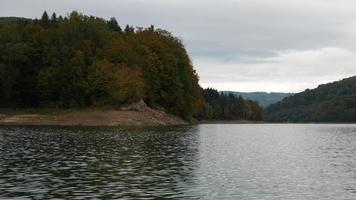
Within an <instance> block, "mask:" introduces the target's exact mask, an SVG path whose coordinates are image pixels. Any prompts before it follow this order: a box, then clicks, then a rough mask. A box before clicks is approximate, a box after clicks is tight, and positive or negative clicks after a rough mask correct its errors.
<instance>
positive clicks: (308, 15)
mask: <svg viewBox="0 0 356 200" xmlns="http://www.w3.org/2000/svg"><path fill="white" fill-rule="evenodd" d="M44 10H46V11H47V12H48V13H52V12H56V13H57V15H66V14H68V13H69V12H71V11H73V10H77V11H79V12H82V13H83V14H86V15H94V16H98V17H102V18H105V19H109V18H110V17H115V18H116V19H117V20H118V21H119V24H120V25H121V27H123V26H125V25H126V24H130V25H133V26H145V27H147V26H150V25H151V24H153V25H155V26H156V27H158V28H163V29H166V30H168V31H170V32H172V33H173V34H174V35H176V36H178V37H179V38H182V39H183V41H184V44H185V45H186V47H187V49H188V52H189V54H190V56H191V58H192V60H193V64H194V68H195V69H196V70H197V72H198V74H199V77H200V84H201V86H202V87H213V88H216V89H218V90H230V91H239V92H255V91H263V92H293V93H294V92H301V91H304V90H305V89H307V88H310V89H311V88H315V87H317V86H318V85H319V84H323V83H327V82H332V81H337V80H340V79H343V78H346V77H350V76H353V75H356V67H355V64H356V44H355V43H354V42H353V40H354V38H355V36H356V22H355V21H354V19H355V18H356V1H352V0H342V1H332V0H315V1H312V2H311V1H306V0H299V1H297V0H289V1H281V0H264V1H262V0H248V1H247V0H237V1H232V0H222V1H219V2H216V1H212V0H205V1H202V0H198V1H194V2H190V1H187V0H181V1H169V2H167V1H163V0H153V1H149V2H147V1H142V0H120V1H115V0H103V1H94V0H85V1H84V0H77V1H63V0H61V1H60V0H52V1H44V0H33V1H26V0H13V1H5V0H0V11H1V14H0V15H1V16H19V17H27V18H39V17H40V16H41V14H42V12H43V11H44Z"/></svg>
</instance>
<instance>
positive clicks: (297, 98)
mask: <svg viewBox="0 0 356 200" xmlns="http://www.w3.org/2000/svg"><path fill="white" fill-rule="evenodd" d="M267 120H268V121H271V122H356V76H353V77H350V78H346V79H343V80H341V81H336V82H332V83H328V84H323V85H319V86H318V87H317V88H315V89H312V90H310V89H307V90H305V91H304V92H301V93H298V94H295V95H293V96H290V97H287V98H285V99H284V100H282V101H280V102H278V103H276V104H273V105H271V106H269V107H267Z"/></svg>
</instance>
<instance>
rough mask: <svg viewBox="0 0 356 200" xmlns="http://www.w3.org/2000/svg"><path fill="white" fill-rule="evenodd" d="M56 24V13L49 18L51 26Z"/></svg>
mask: <svg viewBox="0 0 356 200" xmlns="http://www.w3.org/2000/svg"><path fill="white" fill-rule="evenodd" d="M56 22H57V15H56V13H53V14H52V16H51V24H55V23H56Z"/></svg>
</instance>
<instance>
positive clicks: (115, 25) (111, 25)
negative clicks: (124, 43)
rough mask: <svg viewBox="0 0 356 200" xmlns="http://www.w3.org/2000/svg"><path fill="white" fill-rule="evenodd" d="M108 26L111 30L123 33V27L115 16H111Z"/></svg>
mask: <svg viewBox="0 0 356 200" xmlns="http://www.w3.org/2000/svg"><path fill="white" fill-rule="evenodd" d="M108 26H109V28H110V29H111V30H113V31H115V32H118V33H122V29H121V27H120V26H119V23H117V21H116V19H115V18H114V17H112V18H110V20H109V21H108Z"/></svg>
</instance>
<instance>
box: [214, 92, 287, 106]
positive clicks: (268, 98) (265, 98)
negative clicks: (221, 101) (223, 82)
mask: <svg viewBox="0 0 356 200" xmlns="http://www.w3.org/2000/svg"><path fill="white" fill-rule="evenodd" d="M221 92H222V93H223V94H233V95H235V96H241V97H242V98H244V99H248V100H252V101H256V102H258V104H260V105H261V106H262V107H267V106H269V105H271V104H274V103H277V102H278V101H281V100H282V99H283V98H285V97H288V96H291V95H293V93H281V92H233V91H221Z"/></svg>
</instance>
